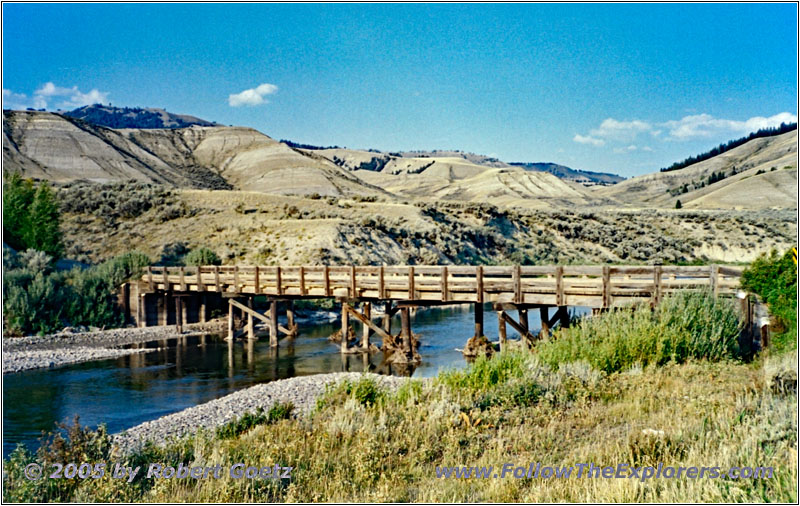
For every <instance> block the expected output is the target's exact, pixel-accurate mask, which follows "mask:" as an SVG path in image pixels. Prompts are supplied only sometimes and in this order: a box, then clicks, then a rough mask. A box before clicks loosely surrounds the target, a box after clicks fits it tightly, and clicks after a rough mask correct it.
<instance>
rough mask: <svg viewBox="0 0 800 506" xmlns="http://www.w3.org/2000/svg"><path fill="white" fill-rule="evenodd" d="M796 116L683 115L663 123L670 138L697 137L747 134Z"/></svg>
mask: <svg viewBox="0 0 800 506" xmlns="http://www.w3.org/2000/svg"><path fill="white" fill-rule="evenodd" d="M796 121H797V116H795V115H794V114H791V113H788V112H782V113H780V114H776V115H774V116H770V117H769V118H765V117H762V116H755V117H753V118H750V119H747V120H745V121H737V120H730V119H721V118H715V117H713V116H711V115H710V114H695V115H692V116H684V117H683V118H681V119H680V120H677V121H667V122H665V123H664V124H663V125H664V127H666V128H667V129H668V130H669V135H670V138H672V139H677V140H689V139H698V138H704V137H711V136H713V135H717V134H722V133H730V134H747V133H750V132H755V131H756V130H759V129H762V128H769V127H776V126H779V125H780V124H781V123H794V122H796Z"/></svg>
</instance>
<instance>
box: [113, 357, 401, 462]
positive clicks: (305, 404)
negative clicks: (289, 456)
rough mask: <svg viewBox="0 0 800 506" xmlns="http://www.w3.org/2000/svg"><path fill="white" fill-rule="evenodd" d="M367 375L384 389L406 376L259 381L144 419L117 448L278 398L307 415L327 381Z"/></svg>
mask: <svg viewBox="0 0 800 506" xmlns="http://www.w3.org/2000/svg"><path fill="white" fill-rule="evenodd" d="M363 377H369V378H372V379H374V380H375V382H376V383H377V384H378V385H379V386H381V387H383V388H387V389H394V388H397V387H398V386H400V385H401V384H402V383H403V382H405V381H407V380H408V379H409V378H401V377H396V376H381V375H378V374H371V373H356V372H337V373H330V374H315V375H311V376H298V377H294V378H287V379H283V380H278V381H272V382H269V383H262V384H260V385H255V386H252V387H249V388H246V389H244V390H239V391H238V392H234V393H232V394H229V395H226V396H224V397H220V398H219V399H215V400H213V401H209V402H206V403H204V404H198V405H197V406H193V407H191V408H186V409H184V410H183V411H179V412H177V413H173V414H171V415H166V416H163V417H161V418H158V419H156V420H152V421H149V422H144V423H142V424H140V425H137V426H135V427H132V428H130V429H128V430H126V431H124V432H121V433H119V434H115V435H114V443H115V444H116V445H117V447H118V449H119V450H120V451H121V452H122V453H123V454H127V453H130V452H132V451H135V450H136V449H138V448H141V446H142V445H143V444H144V443H145V442H146V441H148V440H150V441H153V442H154V443H155V444H157V445H163V444H164V443H166V442H169V441H170V440H174V439H179V438H181V437H183V436H187V435H191V434H195V433H196V432H197V430H198V429H200V428H201V427H202V428H204V429H211V430H213V429H215V428H216V427H219V426H221V425H224V424H226V423H228V422H230V421H232V420H234V419H235V418H238V417H240V416H241V415H243V414H244V413H246V412H251V413H252V412H255V411H256V410H257V409H258V408H259V407H260V408H262V409H263V410H264V411H267V410H269V408H270V407H272V405H273V404H275V403H277V402H281V403H286V402H291V403H292V404H293V405H294V407H295V409H294V413H295V415H297V416H305V415H307V414H308V413H309V412H310V411H311V410H312V409H313V408H314V406H315V405H316V400H317V397H319V395H320V394H322V393H324V392H325V388H326V386H327V385H331V384H335V383H338V382H340V381H342V380H345V379H347V380H350V381H357V380H358V379H360V378H363Z"/></svg>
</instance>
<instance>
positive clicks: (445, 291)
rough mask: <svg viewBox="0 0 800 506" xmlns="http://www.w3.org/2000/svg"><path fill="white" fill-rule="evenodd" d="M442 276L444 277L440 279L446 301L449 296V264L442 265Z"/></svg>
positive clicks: (443, 297)
mask: <svg viewBox="0 0 800 506" xmlns="http://www.w3.org/2000/svg"><path fill="white" fill-rule="evenodd" d="M441 277H442V279H441V280H440V282H441V291H442V302H445V301H447V298H448V297H447V266H446V265H444V266H442V273H441Z"/></svg>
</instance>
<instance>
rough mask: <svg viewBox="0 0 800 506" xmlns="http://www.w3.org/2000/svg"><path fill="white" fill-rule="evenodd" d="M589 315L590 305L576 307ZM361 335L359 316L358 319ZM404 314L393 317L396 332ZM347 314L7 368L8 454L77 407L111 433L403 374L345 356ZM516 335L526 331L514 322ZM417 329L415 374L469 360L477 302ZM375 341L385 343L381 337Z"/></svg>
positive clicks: (432, 314) (436, 313)
mask: <svg viewBox="0 0 800 506" xmlns="http://www.w3.org/2000/svg"><path fill="white" fill-rule="evenodd" d="M571 311H574V312H575V313H576V314H580V315H583V314H587V313H588V312H589V309H588V308H571ZM529 317H530V325H531V329H532V330H533V331H534V332H538V329H539V328H540V327H541V324H540V321H539V314H538V311H530V316H529ZM354 326H355V327H356V332H357V335H359V336H360V335H361V328H360V324H355V325H354ZM398 326H399V321H396V322H395V323H394V328H395V331H396V329H397V328H398ZM339 328H340V324H339V323H338V322H335V323H331V324H322V325H314V326H306V327H303V326H302V325H301V326H300V329H299V330H300V333H299V335H298V336H297V337H296V338H295V339H294V340H293V341H292V340H281V342H280V346H279V347H278V348H277V349H274V348H270V346H269V339H268V338H262V339H260V340H259V341H256V342H247V341H246V340H237V341H236V342H234V343H233V344H230V343H228V342H227V341H225V340H223V339H222V338H221V337H220V336H215V335H208V336H202V337H199V336H196V337H183V338H174V339H168V340H161V341H153V342H149V343H145V344H143V345H140V346H145V347H147V349H151V350H152V351H148V352H145V353H138V354H135V355H129V356H126V357H122V358H118V359H111V360H101V361H95V362H85V363H82V364H76V365H71V366H66V367H60V368H57V369H38V370H32V371H26V372H21V373H14V374H5V375H3V401H4V402H3V457H4V458H6V457H8V455H9V453H10V452H11V451H12V450H13V449H14V448H15V447H16V446H17V444H18V443H23V444H25V445H26V446H27V447H29V448H30V449H32V450H33V449H35V448H36V447H37V446H38V441H39V438H40V437H41V434H42V431H51V430H53V429H54V427H55V423H56V422H68V421H71V420H72V419H74V417H75V416H76V415H78V416H80V423H81V425H89V426H91V427H95V426H97V425H98V424H100V423H105V424H106V427H107V429H108V431H109V432H110V433H115V432H119V431H122V430H125V429H127V428H130V427H133V426H135V425H138V424H140V423H142V422H145V421H148V420H152V419H155V418H159V417H161V416H164V415H167V414H170V413H174V412H176V411H180V410H182V409H185V408H188V407H191V406H194V405H197V404H201V403H203V402H207V401H210V400H212V399H216V398H219V397H222V396H224V395H227V394H229V393H231V392H234V391H236V390H239V389H242V388H245V387H248V386H251V385H254V384H257V383H263V382H268V381H273V380H276V379H282V378H289V377H292V376H305V375H310V374H319V373H329V372H339V371H345V370H347V371H363V370H365V368H368V369H369V370H370V371H372V372H378V373H383V374H388V373H390V372H391V373H393V374H398V373H399V371H397V370H392V371H390V370H389V369H388V367H387V366H386V365H385V364H382V363H381V362H382V355H381V354H380V353H377V354H374V355H373V356H371V357H370V358H369V361H368V362H367V363H365V359H364V357H363V356H361V355H348V356H345V357H343V356H342V355H341V354H340V353H339V348H338V346H337V345H335V344H333V343H331V342H330V341H328V339H327V337H328V336H329V335H330V334H332V333H333V332H335V331H336V330H338V329H339ZM507 328H508V337H509V339H516V338H518V335H517V334H516V333H515V332H514V330H513V329H512V328H511V327H510V326H509V327H507ZM412 329H413V331H414V332H415V333H417V334H419V335H420V341H421V344H420V348H419V353H420V355H421V356H422V363H421V364H420V365H419V366H417V367H416V369H415V370H414V371H413V376H414V377H427V376H435V375H436V374H437V373H438V372H439V371H440V370H442V369H447V368H461V367H464V366H465V364H466V361H465V360H464V358H463V356H462V355H461V353H460V352H458V351H456V348H462V347H463V346H464V344H465V343H466V341H467V339H468V338H469V337H471V336H472V334H473V333H474V320H473V315H472V305H471V304H465V305H463V306H461V307H460V308H458V307H456V308H453V307H449V308H443V309H429V310H425V311H419V312H418V313H416V314H415V315H413V316H412ZM485 329H486V330H485V334H486V336H487V337H489V338H490V339H491V340H493V341H496V340H497V318H496V315H495V313H494V312H493V311H490V306H489V305H487V306H486V311H485ZM373 339H374V342H376V343H377V344H380V339H375V338H373Z"/></svg>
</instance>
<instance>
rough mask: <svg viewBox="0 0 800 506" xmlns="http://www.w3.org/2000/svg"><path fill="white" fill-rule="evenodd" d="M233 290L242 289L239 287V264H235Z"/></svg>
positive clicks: (237, 291) (238, 290)
mask: <svg viewBox="0 0 800 506" xmlns="http://www.w3.org/2000/svg"><path fill="white" fill-rule="evenodd" d="M233 291H234V292H236V293H239V292H240V291H241V290H240V289H239V266H238V265H234V266H233Z"/></svg>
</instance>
